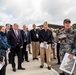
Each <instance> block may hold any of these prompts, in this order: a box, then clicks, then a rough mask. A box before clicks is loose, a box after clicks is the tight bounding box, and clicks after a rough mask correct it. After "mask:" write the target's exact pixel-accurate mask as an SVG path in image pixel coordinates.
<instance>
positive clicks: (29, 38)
mask: <svg viewBox="0 0 76 75" xmlns="http://www.w3.org/2000/svg"><path fill="white" fill-rule="evenodd" d="M21 35H22V40H23V42H24V31H23V30H21ZM30 43H31V35H30V31H27V44H30Z"/></svg>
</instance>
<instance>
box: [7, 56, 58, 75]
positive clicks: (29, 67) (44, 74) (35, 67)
mask: <svg viewBox="0 0 76 75" xmlns="http://www.w3.org/2000/svg"><path fill="white" fill-rule="evenodd" d="M29 60H30V62H28V63H27V62H24V63H23V64H22V65H23V67H25V68H26V70H24V71H21V70H17V71H16V72H13V71H12V69H11V65H10V64H9V65H8V66H7V75H59V74H58V73H57V72H56V71H55V70H54V69H53V68H52V70H48V69H47V65H46V64H45V66H44V68H43V69H40V67H39V66H40V60H35V61H34V60H32V56H31V55H29Z"/></svg>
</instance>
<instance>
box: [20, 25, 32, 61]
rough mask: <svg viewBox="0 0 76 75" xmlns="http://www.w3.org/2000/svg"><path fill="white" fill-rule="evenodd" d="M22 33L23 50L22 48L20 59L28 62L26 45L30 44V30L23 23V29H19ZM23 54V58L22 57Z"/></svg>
mask: <svg viewBox="0 0 76 75" xmlns="http://www.w3.org/2000/svg"><path fill="white" fill-rule="evenodd" d="M21 34H22V40H23V50H22V59H23V61H24V59H25V61H27V62H29V60H28V46H30V43H31V36H30V32H29V31H27V26H26V25H23V30H22V31H21ZM24 56H25V58H24Z"/></svg>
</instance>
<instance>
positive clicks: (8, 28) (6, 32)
mask: <svg viewBox="0 0 76 75" xmlns="http://www.w3.org/2000/svg"><path fill="white" fill-rule="evenodd" d="M10 30H11V25H10V24H9V23H7V24H6V30H5V34H6V37H7V41H8V32H9V31H10ZM8 62H9V63H11V53H9V55H8Z"/></svg>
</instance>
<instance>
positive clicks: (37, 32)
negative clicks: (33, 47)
mask: <svg viewBox="0 0 76 75" xmlns="http://www.w3.org/2000/svg"><path fill="white" fill-rule="evenodd" d="M30 34H31V40H32V41H35V42H38V41H39V38H37V37H36V34H38V35H39V30H38V29H36V31H34V29H32V30H31V31H30Z"/></svg>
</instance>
